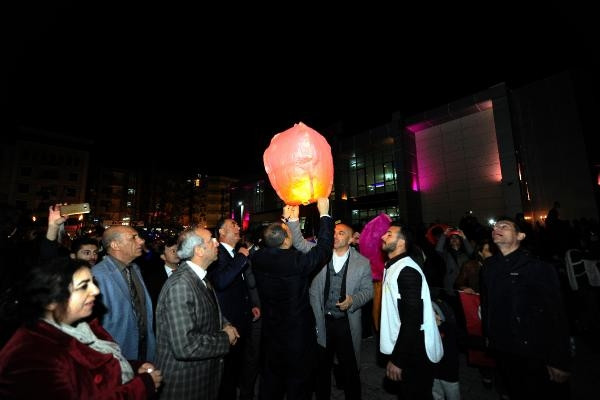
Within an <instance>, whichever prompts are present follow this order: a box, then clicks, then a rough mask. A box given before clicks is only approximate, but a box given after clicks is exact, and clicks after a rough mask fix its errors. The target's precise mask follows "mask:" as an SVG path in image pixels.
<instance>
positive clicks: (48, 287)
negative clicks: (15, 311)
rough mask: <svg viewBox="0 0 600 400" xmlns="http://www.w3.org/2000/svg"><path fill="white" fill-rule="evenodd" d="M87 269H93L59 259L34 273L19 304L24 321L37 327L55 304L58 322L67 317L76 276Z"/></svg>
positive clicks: (35, 270) (25, 285)
mask: <svg viewBox="0 0 600 400" xmlns="http://www.w3.org/2000/svg"><path fill="white" fill-rule="evenodd" d="M83 267H86V268H91V266H90V264H89V263H88V262H87V261H84V260H72V259H70V258H67V257H57V258H55V259H53V260H51V261H50V263H49V264H45V265H42V266H39V267H36V268H34V269H33V270H31V272H30V273H29V275H28V278H27V280H26V281H25V283H24V285H23V290H22V292H21V296H19V301H18V306H19V311H20V318H21V321H23V322H24V323H26V324H33V323H35V322H36V321H37V320H38V319H39V318H41V317H43V316H44V314H45V313H46V312H47V307H48V305H50V304H52V303H57V304H58V307H57V309H56V311H55V312H54V316H55V319H56V317H60V316H61V315H63V314H64V313H65V311H66V309H67V303H68V301H69V297H70V296H71V288H70V285H71V283H72V282H73V274H75V272H77V270H79V269H81V268H83Z"/></svg>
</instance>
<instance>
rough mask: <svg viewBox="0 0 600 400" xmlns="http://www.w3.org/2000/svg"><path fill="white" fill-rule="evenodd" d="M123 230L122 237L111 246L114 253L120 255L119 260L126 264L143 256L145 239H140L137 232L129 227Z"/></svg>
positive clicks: (124, 227)
mask: <svg viewBox="0 0 600 400" xmlns="http://www.w3.org/2000/svg"><path fill="white" fill-rule="evenodd" d="M119 228H121V232H122V233H121V235H120V237H119V238H118V239H117V240H115V241H114V242H113V243H112V244H111V248H112V249H113V252H114V253H115V254H116V255H118V259H119V260H121V261H123V262H125V263H126V264H128V263H130V262H131V261H133V260H135V259H136V258H138V257H139V256H141V255H142V246H143V245H144V239H142V238H141V237H140V235H139V234H138V233H137V231H136V230H135V229H133V228H131V227H129V226H123V227H119Z"/></svg>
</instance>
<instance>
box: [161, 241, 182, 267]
mask: <svg viewBox="0 0 600 400" xmlns="http://www.w3.org/2000/svg"><path fill="white" fill-rule="evenodd" d="M160 258H161V259H162V260H163V261H164V262H165V264H167V265H168V266H169V267H171V268H177V265H178V264H179V261H180V259H179V257H177V243H175V244H174V245H173V246H165V252H164V253H163V254H161V255H160Z"/></svg>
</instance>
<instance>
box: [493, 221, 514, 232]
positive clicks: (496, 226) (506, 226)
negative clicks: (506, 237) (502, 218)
mask: <svg viewBox="0 0 600 400" xmlns="http://www.w3.org/2000/svg"><path fill="white" fill-rule="evenodd" d="M493 229H495V230H499V231H508V230H512V229H514V227H513V226H512V224H509V223H506V222H497V223H495V224H494V226H493Z"/></svg>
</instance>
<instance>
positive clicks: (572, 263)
mask: <svg viewBox="0 0 600 400" xmlns="http://www.w3.org/2000/svg"><path fill="white" fill-rule="evenodd" d="M565 265H566V267H567V277H568V278H569V286H571V290H579V284H578V283H577V279H578V278H579V279H587V274H586V272H585V263H584V261H583V252H582V251H581V250H579V249H571V250H567V253H566V254H565Z"/></svg>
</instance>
